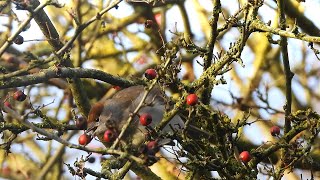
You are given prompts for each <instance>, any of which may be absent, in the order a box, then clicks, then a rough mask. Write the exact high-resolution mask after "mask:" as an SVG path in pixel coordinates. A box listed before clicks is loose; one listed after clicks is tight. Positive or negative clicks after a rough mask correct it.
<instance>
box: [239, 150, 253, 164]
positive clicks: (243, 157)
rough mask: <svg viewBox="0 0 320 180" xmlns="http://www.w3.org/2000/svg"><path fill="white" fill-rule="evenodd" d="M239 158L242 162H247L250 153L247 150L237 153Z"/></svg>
mask: <svg viewBox="0 0 320 180" xmlns="http://www.w3.org/2000/svg"><path fill="white" fill-rule="evenodd" d="M239 158H240V160H241V161H242V162H244V163H247V162H249V161H250V160H251V155H250V153H249V152H248V151H242V152H241V153H240V155H239Z"/></svg>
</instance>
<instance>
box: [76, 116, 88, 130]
mask: <svg viewBox="0 0 320 180" xmlns="http://www.w3.org/2000/svg"><path fill="white" fill-rule="evenodd" d="M87 125H88V124H87V119H86V118H84V117H82V116H80V117H78V118H77V120H76V126H77V128H78V129H87Z"/></svg>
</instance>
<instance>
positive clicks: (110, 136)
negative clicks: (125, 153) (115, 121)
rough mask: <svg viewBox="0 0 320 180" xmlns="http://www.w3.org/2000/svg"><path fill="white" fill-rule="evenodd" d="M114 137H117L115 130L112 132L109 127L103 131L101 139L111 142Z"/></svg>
mask: <svg viewBox="0 0 320 180" xmlns="http://www.w3.org/2000/svg"><path fill="white" fill-rule="evenodd" d="M116 138H117V134H116V132H114V131H112V130H110V129H108V130H106V132H104V135H103V140H104V141H105V142H113V141H114V140H115V139H116Z"/></svg>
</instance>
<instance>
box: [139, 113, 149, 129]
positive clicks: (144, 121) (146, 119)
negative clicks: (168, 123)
mask: <svg viewBox="0 0 320 180" xmlns="http://www.w3.org/2000/svg"><path fill="white" fill-rule="evenodd" d="M151 122H152V116H151V115H150V114H148V113H145V114H142V115H140V124H141V125H142V126H148V125H149V124H151Z"/></svg>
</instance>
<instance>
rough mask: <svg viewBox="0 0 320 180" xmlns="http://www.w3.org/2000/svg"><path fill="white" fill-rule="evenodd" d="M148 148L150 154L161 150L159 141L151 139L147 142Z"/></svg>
mask: <svg viewBox="0 0 320 180" xmlns="http://www.w3.org/2000/svg"><path fill="white" fill-rule="evenodd" d="M147 150H148V153H149V154H155V153H156V152H158V151H159V144H158V142H157V141H150V142H148V143H147Z"/></svg>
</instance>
